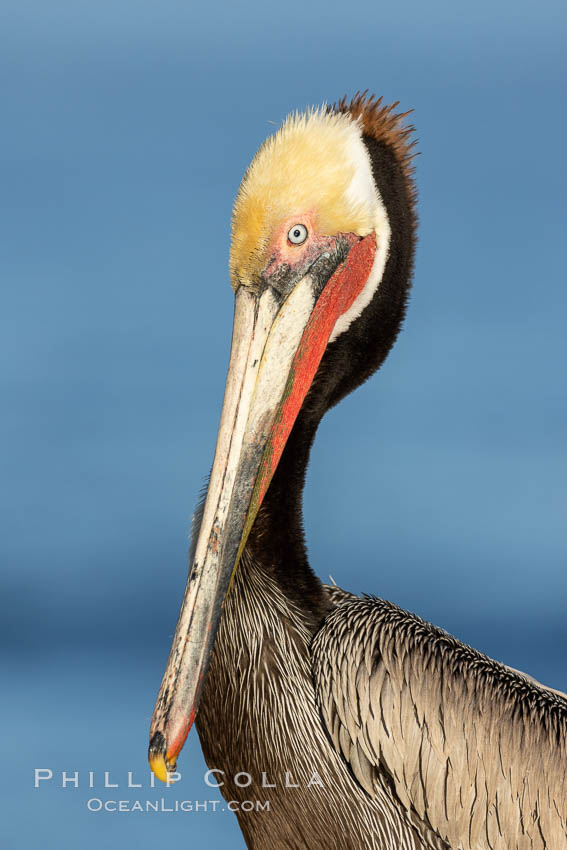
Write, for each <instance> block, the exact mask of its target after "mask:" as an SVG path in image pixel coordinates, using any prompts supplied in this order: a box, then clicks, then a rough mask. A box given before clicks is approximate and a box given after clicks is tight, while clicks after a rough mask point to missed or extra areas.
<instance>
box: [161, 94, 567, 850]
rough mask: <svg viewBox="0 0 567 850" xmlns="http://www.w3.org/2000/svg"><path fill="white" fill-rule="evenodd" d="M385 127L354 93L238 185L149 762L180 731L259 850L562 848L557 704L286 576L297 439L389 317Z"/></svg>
mask: <svg viewBox="0 0 567 850" xmlns="http://www.w3.org/2000/svg"><path fill="white" fill-rule="evenodd" d="M404 119H405V116H404V115H397V114H395V112H394V108H393V107H385V106H383V105H382V103H381V101H380V100H378V101H377V100H375V99H374V98H367V97H365V96H360V95H359V96H356V97H355V98H354V99H353V100H352V101H351V102H350V103H346V102H345V101H341V103H339V104H338V106H336V107H333V108H324V109H319V110H312V111H309V112H307V113H305V114H303V115H293V116H291V117H289V118H288V119H287V120H286V121H285V122H284V124H283V125H282V127H281V128H280V129H279V130H278V132H277V133H275V135H273V136H272V137H271V138H269V139H268V140H267V141H266V142H265V143H264V144H263V145H262V147H261V148H260V150H259V151H258V153H257V155H256V157H255V158H254V160H253V162H252V164H251V165H250V167H249V169H248V171H247V172H246V175H245V176H244V179H243V181H242V184H241V187H240V190H239V192H238V195H237V198H236V202H235V207H234V214H233V222H232V246H231V256H230V276H231V283H232V287H233V289H234V293H235V315H234V328H233V339H232V349H231V356H230V363H229V369H228V376H227V384H226V391H225V399H224V405H223V410H222V415H221V422H220V427H219V434H218V441H217V447H216V452H215V459H214V463H213V468H212V472H211V477H210V481H209V486H208V491H207V495H206V499H205V500H204V502H203V504H202V505H201V506H200V507H199V509H198V510H197V512H196V515H195V519H194V529H193V541H192V547H191V553H190V565H189V576H188V580H187V587H186V591H185V596H184V599H183V602H182V606H181V612H180V615H179V620H178V623H177V628H176V631H175V635H174V638H173V644H172V648H171V653H170V656H169V660H168V663H167V668H166V671H165V674H164V677H163V682H162V685H161V689H160V692H159V695H158V699H157V703H156V708H155V712H154V717H153V720H152V727H151V731H150V751H149V759H150V764H151V766H152V769H153V770H154V772H155V773H156V775H157V776H159V777H160V778H161V779H166V778H167V775H168V773H170V772H171V771H173V770H175V766H176V760H177V757H178V755H179V752H180V750H181V748H182V746H183V743H184V741H185V739H186V737H187V734H188V732H189V729H190V728H191V725H192V724H193V722H194V721H195V719H196V726H197V730H198V733H199V737H200V739H201V744H202V747H203V752H204V755H205V760H206V761H207V764H208V765H209V767H210V768H211V769H214V770H215V771H219V773H216V774H215V776H216V777H217V778H219V779H220V778H221V777H222V781H223V782H224V785H222V786H221V787H220V791H221V792H222V794H223V795H224V796H225V797H226V799H227V800H232V801H236V802H239V801H240V802H244V801H248V800H251V799H254V798H256V799H259V800H260V801H263V802H264V803H265V802H268V803H269V807H268V808H266V807H264V808H263V809H262V810H260V811H258V810H256V809H255V808H254V809H253V810H252V811H245V810H244V808H241V809H240V810H239V811H237V817H238V819H239V823H240V826H241V829H242V832H243V834H244V838H245V840H246V842H247V845H248V846H249V847H253V848H262V850H263V848H266V850H276V848H277V850H284V848H285V849H286V850H290V848H297V850H299V848H310V850H350V848H352V850H355V848H376V850H425V848H428V850H448V848H451V850H485V848H491V850H545V848H547V850H564V849H565V850H567V831H566V830H567V826H566V823H567V804H566V794H567V786H566V779H565V767H566V760H565V750H566V741H567V701H566V699H565V697H564V695H562V694H560V693H558V692H555V691H552V690H550V689H547V688H544V687H543V686H541V685H539V684H538V683H537V682H535V681H534V680H532V679H530V678H529V677H527V676H525V675H523V674H521V673H518V672H516V671H513V670H511V669H510V668H507V667H505V666H504V665H501V664H499V663H497V662H495V661H492V660H490V659H489V658H487V657H486V656H484V655H482V654H481V653H479V652H476V651H475V650H473V649H471V648H470V647H467V646H464V645H463V644H461V643H459V641H457V640H456V639H454V638H453V637H451V636H450V635H448V634H447V633H446V632H444V631H442V630H440V629H438V628H436V627H435V626H432V625H430V624H428V623H425V622H424V621H423V620H421V619H420V618H419V617H417V616H415V615H413V614H410V613H407V612H405V611H402V610H401V609H399V608H398V607H396V606H395V605H393V604H392V603H389V602H385V601H383V600H380V599H377V598H369V597H365V598H362V599H361V598H357V597H354V596H352V595H350V594H348V593H346V592H344V591H342V590H340V589H339V588H336V587H328V586H325V585H323V584H322V583H321V582H320V581H319V579H318V578H317V577H316V576H315V575H314V573H313V572H312V570H311V569H310V567H309V564H308V561H307V555H306V548H305V541H304V534H303V525H302V505H301V500H302V490H303V484H304V479H305V471H306V467H307V462H308V458H309V452H310V448H311V445H312V443H313V440H314V437H315V433H316V430H317V427H318V425H319V422H320V420H321V418H322V416H323V415H324V413H325V411H326V410H328V409H329V408H330V407H332V406H333V405H335V404H337V402H339V401H340V400H341V399H342V398H343V397H344V396H345V395H347V394H348V393H349V392H350V391H351V390H353V389H354V388H355V387H356V386H358V385H359V384H361V383H362V382H363V381H365V380H366V379H367V378H368V377H369V376H370V375H371V374H372V373H373V372H374V371H376V369H378V368H379V367H380V365H381V364H382V362H383V361H384V359H385V357H386V356H387V354H388V352H389V350H390V348H391V347H392V345H393V343H394V340H395V338H396V336H397V333H398V331H399V329H400V326H401V323H402V321H403V317H404V313H405V308H406V302H407V297H408V292H409V288H410V282H411V275H412V267H413V258H414V248H415V228H416V215H415V197H416V194H415V187H414V183H413V173H412V165H411V161H412V153H413V143H412V141H411V132H412V128H410V127H408V126H406V125H405V123H404ZM197 711H198V713H197ZM220 771H222V773H220ZM242 773H245V774H248V775H249V776H250V777H252V781H253V784H252V785H251V786H250V785H247V783H244V784H245V787H242V784H243V783H242V781H240V782H239V781H238V775H239V774H242Z"/></svg>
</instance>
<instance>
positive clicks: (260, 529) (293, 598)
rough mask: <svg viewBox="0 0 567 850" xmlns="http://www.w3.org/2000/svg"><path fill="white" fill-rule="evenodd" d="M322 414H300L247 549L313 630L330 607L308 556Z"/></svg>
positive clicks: (257, 565) (251, 533) (258, 565)
mask: <svg viewBox="0 0 567 850" xmlns="http://www.w3.org/2000/svg"><path fill="white" fill-rule="evenodd" d="M319 418H320V417H313V416H312V415H308V414H307V415H306V413H302V414H300V416H299V417H298V420H297V422H296V423H295V426H294V428H293V429H292V432H291V434H290V437H289V439H288V442H287V444H286V447H285V449H284V452H283V454H282V458H281V460H280V463H279V465H278V468H277V470H276V472H275V475H274V478H273V480H272V482H271V484H270V487H269V488H268V491H267V493H266V496H265V498H264V502H263V504H262V507H261V508H260V511H259V513H258V516H257V518H256V521H255V523H254V525H253V527H252V530H251V532H250V536H249V538H248V542H247V544H246V552H247V554H248V556H249V558H250V560H251V561H253V562H254V564H255V565H256V569H259V570H264V571H265V572H266V574H267V575H268V576H270V578H271V579H272V580H273V581H274V582H275V583H276V584H277V586H278V587H279V589H280V591H281V592H282V594H283V595H284V596H285V597H286V598H287V599H289V600H290V602H291V603H292V604H293V605H294V606H295V607H296V608H298V609H299V610H300V611H301V612H302V613H303V614H304V616H305V623H306V626H307V628H308V629H309V631H311V632H312V633H314V632H315V630H316V629H317V628H318V627H319V625H320V623H321V621H322V620H323V618H324V617H325V616H326V614H327V613H328V611H329V601H328V596H327V594H326V592H325V591H324V589H323V585H322V584H321V582H320V580H319V579H318V578H317V576H316V575H315V574H314V573H313V571H312V569H311V567H310V566H309V561H308V559H307V549H306V545H305V533H304V528H303V511H302V502H303V487H304V483H305V473H306V468H307V462H308V459H309V452H310V450H311V446H312V444H313V440H314V437H315V432H316V430H317V424H318V420H319Z"/></svg>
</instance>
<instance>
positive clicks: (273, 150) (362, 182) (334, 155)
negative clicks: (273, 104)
mask: <svg viewBox="0 0 567 850" xmlns="http://www.w3.org/2000/svg"><path fill="white" fill-rule="evenodd" d="M376 204H377V199H376V191H375V187H374V184H373V181H372V178H371V173H370V171H369V163H368V159H367V157H366V155H365V153H364V152H363V148H362V143H361V127H360V125H359V122H358V121H357V120H355V119H353V118H352V117H351V116H350V115H349V114H346V113H335V112H329V111H327V110H326V109H325V108H324V107H323V108H321V109H317V110H309V111H308V112H306V113H303V114H294V115H290V116H289V117H288V118H287V119H286V121H285V122H284V123H283V125H282V127H281V128H280V129H279V130H278V132H277V133H275V134H274V135H273V136H271V137H270V138H268V139H267V140H266V141H265V142H264V144H263V145H262V146H261V148H260V150H259V151H258V153H257V154H256V156H255V157H254V159H253V161H252V163H251V165H250V167H249V168H248V171H247V172H246V174H245V176H244V179H243V180H242V183H241V185H240V189H239V191H238V194H237V196H236V201H235V204H234V211H233V216H232V246H231V252H230V276H231V282H232V285H233V287H237V286H238V285H239V284H244V285H253V284H254V282H255V281H256V280H257V277H258V275H259V274H260V273H261V272H262V270H263V269H264V268H265V266H266V263H267V262H268V260H269V256H268V253H269V247H270V242H271V239H272V236H273V234H274V232H275V230H276V228H277V227H278V225H279V224H280V223H281V222H282V221H283V220H285V219H286V218H289V217H290V216H294V215H297V216H298V220H300V217H301V215H302V214H305V213H307V212H310V213H312V215H313V217H314V221H315V222H316V229H317V231H318V232H319V233H320V234H324V235H329V236H331V235H335V234H338V233H356V234H358V235H360V236H366V235H368V234H369V233H370V232H371V231H372V230H373V228H374V227H375V223H376Z"/></svg>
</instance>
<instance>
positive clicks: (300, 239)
mask: <svg viewBox="0 0 567 850" xmlns="http://www.w3.org/2000/svg"><path fill="white" fill-rule="evenodd" d="M287 238H288V239H289V241H290V242H291V244H292V245H302V244H303V243H304V242H305V240H306V239H307V228H306V227H305V225H304V224H294V225H293V227H292V228H291V229H290V231H289V233H288V234H287Z"/></svg>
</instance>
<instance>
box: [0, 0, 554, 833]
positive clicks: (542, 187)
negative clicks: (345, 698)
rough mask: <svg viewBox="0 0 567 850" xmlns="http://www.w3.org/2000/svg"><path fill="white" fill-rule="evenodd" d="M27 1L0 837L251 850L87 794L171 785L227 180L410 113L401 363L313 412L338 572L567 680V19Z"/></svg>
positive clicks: (327, 570)
mask: <svg viewBox="0 0 567 850" xmlns="http://www.w3.org/2000/svg"><path fill="white" fill-rule="evenodd" d="M2 17H3V20H2V25H1V30H0V32H1V34H0V40H1V44H0V48H1V49H0V80H1V83H0V84H1V86H2V107H1V119H2V123H1V126H2V132H1V136H0V157H1V158H0V169H1V171H0V185H1V187H2V188H1V196H0V202H1V206H2V212H1V214H2V220H1V223H0V232H1V234H2V235H1V239H0V254H1V266H2V284H3V286H2V308H1V311H0V323H1V329H0V346H1V352H0V353H1V360H2V374H1V387H0V392H1V398H2V417H1V421H0V429H1V434H0V437H1V445H2V448H3V465H4V470H3V474H2V480H3V483H4V485H5V486H4V487H3V488H2V496H1V500H2V503H1V510H0V513H1V516H2V523H3V526H4V528H3V531H2V536H1V544H0V545H1V564H2V616H1V618H0V628H1V630H2V637H3V641H2V646H3V655H2V663H3V669H2V681H3V687H2V696H1V699H2V709H1V710H2V727H3V768H2V779H1V780H0V781H2V783H3V790H2V803H3V806H2V808H3V812H4V819H3V826H2V832H3V834H4V838H3V846H5V847H18V848H24V850H28V848H29V849H30V850H32V848H38V847H40V846H41V847H42V848H46V850H52V848H53V850H71V849H72V850H75V848H77V847H80V848H81V850H90V848H93V850H94V848H96V850H101V848H102V850H104V848H121V847H136V848H138V850H146V848H154V847H156V846H161V845H162V844H163V843H168V844H171V845H172V846H173V845H174V844H175V845H176V846H177V842H183V844H181V845H180V846H187V845H188V844H189V843H190V842H192V841H193V842H194V841H195V840H199V839H201V838H207V839H209V841H210V844H211V846H219V845H220V844H221V842H222V841H223V840H224V841H225V842H226V843H227V844H228V845H229V846H232V847H240V846H243V844H242V839H241V838H240V834H239V832H238V830H237V826H236V820H235V819H234V816H233V815H230V814H228V813H225V814H222V813H217V814H212V813H203V812H201V813H199V814H193V815H189V814H165V813H161V814H155V815H152V814H134V813H130V814H125V813H122V814H109V813H104V812H101V813H98V814H95V813H89V812H88V811H87V809H86V800H87V799H89V798H90V797H93V796H95V797H99V798H101V799H103V800H105V799H130V800H133V799H136V798H140V799H146V798H149V799H152V798H156V797H159V796H161V795H162V793H163V792H162V791H161V789H155V790H152V789H149V788H148V783H149V777H148V773H147V767H146V760H145V758H146V756H145V753H146V745H147V731H148V724H149V719H150V715H151V712H152V708H153V702H154V698H155V694H156V691H157V688H158V686H159V682H160V678H161V674H162V671H163V666H164V663H165V659H166V656H167V651H168V648H169V641H170V635H171V632H172V630H173V627H174V625H175V621H176V617H177V612H178V605H179V601H180V598H181V593H182V590H183V586H184V583H185V575H186V553H187V547H188V542H187V537H188V528H189V521H190V516H191V513H192V509H193V506H194V503H195V500H196V497H197V494H198V491H199V489H200V487H201V484H202V482H203V479H204V477H205V475H206V473H207V471H208V469H209V465H210V462H211V459H212V454H213V449H214V443H215V436H216V428H217V424H218V417H219V412H220V405H221V401H222V393H223V385H224V376H225V371H226V363H227V357H228V349H229V343H230V329H231V321H232V295H231V291H230V287H229V284H228V274H227V259H228V244H229V219H230V211H231V205H232V200H233V197H234V194H235V192H236V189H237V187H238V184H239V182H240V179H241V176H242V174H243V171H244V169H245V167H246V165H247V163H248V162H249V160H250V158H251V157H252V155H253V154H254V152H255V150H256V148H257V146H258V144H259V143H260V142H261V141H262V139H263V138H264V137H265V136H266V134H267V133H269V132H271V131H272V130H273V129H274V124H275V125H276V126H277V124H278V123H279V122H280V121H281V119H282V118H283V117H284V116H285V115H286V113H287V112H288V111H290V110H293V109H296V108H303V107H305V106H306V105H308V104H318V103H321V102H323V101H325V100H329V101H333V100H335V99H336V98H337V97H340V96H341V95H343V94H345V93H348V94H352V93H354V92H355V91H356V90H357V89H364V88H366V87H369V88H370V89H371V90H373V91H376V92H377V93H379V94H383V95H384V96H385V99H386V100H387V101H391V100H396V99H399V100H401V104H402V106H403V108H404V109H407V108H412V107H413V108H414V109H415V112H414V115H413V120H414V122H415V124H416V125H417V127H418V138H419V150H420V152H421V155H420V157H419V158H418V160H417V181H418V185H419V191H420V206H419V211H420V219H421V224H420V243H419V250H418V256H417V266H416V275H415V286H414V292H413V296H412V300H411V305H410V310H409V314H408V318H407V322H406V325H405V329H404V332H403V333H402V335H401V337H400V339H399V341H398V343H397V345H396V347H395V349H394V351H393V353H392V355H391V356H390V358H389V360H388V361H387V363H386V364H385V366H384V368H383V370H382V372H381V373H380V374H379V375H378V376H376V377H374V378H373V379H372V380H371V381H370V382H369V383H367V384H366V385H365V386H364V387H363V388H362V389H360V390H358V391H357V392H356V393H355V395H354V396H352V397H351V398H349V399H348V400H346V401H345V402H344V403H343V404H341V405H340V407H339V408H338V409H336V410H334V411H332V412H331V413H330V414H329V415H328V416H327V418H326V420H325V422H324V423H323V425H322V427H321V430H320V434H319V436H318V439H317V442H316V445H315V449H314V452H313V457H312V462H311V468H310V472H309V476H308V484H307V490H306V497H305V515H306V528H307V536H308V541H309V550H310V557H311V561H312V564H313V566H314V568H315V569H316V570H317V572H318V573H319V575H321V576H322V577H324V578H326V577H327V576H328V575H329V574H331V575H333V577H334V578H335V580H336V581H337V582H338V583H339V584H341V585H343V586H345V587H347V588H349V589H351V590H354V591H356V592H360V591H363V590H364V591H368V592H374V593H377V594H379V595H381V596H384V597H386V598H389V599H392V600H394V601H395V602H397V603H399V604H400V605H402V606H404V607H407V608H409V609H411V610H414V611H417V612H418V613H420V614H421V615H422V616H424V617H425V618H427V619H430V620H433V621H434V622H436V623H438V624H439V625H442V626H443V627H445V628H446V629H448V630H449V631H451V632H453V633H454V634H456V635H457V636H458V637H460V638H461V639H463V640H465V641H467V642H469V643H471V644H473V645H475V646H477V647H478V648H479V649H482V650H483V651H485V652H487V653H489V654H490V655H492V656H493V657H496V658H498V659H500V660H504V661H506V662H507V663H509V664H510V665H512V666H514V667H518V668H521V669H524V670H526V671H527V672H530V673H531V674H533V675H535V676H536V677H537V678H540V679H541V680H542V681H544V682H546V683H548V684H550V685H553V686H555V687H558V688H562V689H565V688H566V687H567V660H566V658H567V653H566V642H567V625H566V622H565V599H566V591H567V577H566V572H565V538H564V522H565V478H566V472H567V469H566V454H565V426H566V424H567V407H566V402H565V388H564V373H565V354H566V347H567V345H566V341H565V323H566V315H565V308H566V307H567V296H566V288H565V279H564V267H565V255H564V245H565V233H564V228H565V217H564V208H565V193H566V188H567V187H566V179H565V169H564V156H565V138H566V131H567V126H566V123H567V122H566V117H565V109H564V105H565V101H564V84H565V70H566V67H565V65H566V63H565V52H564V42H565V23H566V17H567V12H566V7H565V4H564V3H560V2H559V0H558V2H552V0H545V2H542V3H539V4H533V3H527V2H522V0H520V2H514V3H510V2H499V3H494V2H486V0H480V2H478V0H477V2H474V3H468V4H456V3H454V2H448V0H447V2H444V0H432V2H429V3H421V2H396V3H393V2H391V3H377V2H376V0H371V2H365V0H364V2H354V3H348V4H344V5H341V6H336V7H335V6H332V5H331V4H329V3H322V2H306V3H284V2H281V3H278V4H277V5H274V4H271V3H263V2H256V3H246V2H245V3H238V4H228V3H226V4H225V5H220V4H218V3H214V2H212V3H207V4H203V5H202V6H197V5H195V4H194V3H190V2H187V0H184V2H173V0H170V2H167V0H166V2H164V0H160V2H157V0H137V2H133V0H112V2H110V0H99V2H97V3H94V2H87V0H73V2H71V0H50V2H47V3H46V2H43V0H42V2H40V0H4V3H3V12H2ZM271 122H273V123H271ZM36 767H38V768H51V769H52V770H53V772H54V779H53V781H52V782H50V783H43V785H42V787H40V788H39V789H37V790H35V789H34V788H33V769H34V768H36ZM180 767H181V769H182V770H184V771H185V776H184V779H183V785H182V790H180V788H177V789H174V790H171V791H170V792H168V793H169V797H168V798H167V799H174V798H180V799H192V800H196V799H200V800H203V799H217V798H218V794H214V793H213V794H211V791H210V789H208V788H207V787H206V786H205V785H204V783H203V779H202V775H203V771H204V766H203V762H202V757H201V755H200V749H199V744H198V740H197V737H196V735H195V734H192V735H191V736H190V740H189V742H188V745H187V747H186V749H185V750H184V754H183V757H182V760H181V762H180ZM63 770H66V771H75V770H79V771H80V787H79V788H78V789H74V788H72V787H71V788H66V789H62V788H61V787H60V785H61V771H63ZM89 770H91V771H94V772H95V788H94V789H89V788H88V787H87V785H88V771H89ZM105 770H107V771H110V773H111V776H110V781H112V782H115V783H118V784H119V785H120V788H119V790H118V791H116V790H110V789H109V790H105V789H104V788H102V784H103V781H104V777H103V771H105ZM128 770H131V771H133V772H134V781H135V782H142V783H143V784H144V788H143V790H142V791H129V790H128V789H127V788H126V787H125V786H126V782H127V771H128ZM140 777H141V778H140ZM166 796H167V795H166Z"/></svg>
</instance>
